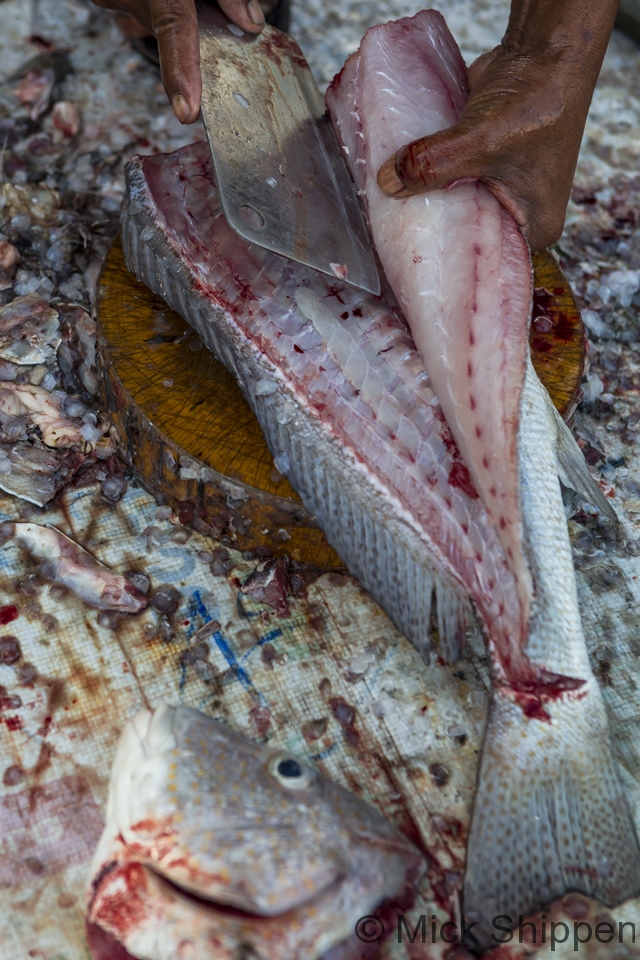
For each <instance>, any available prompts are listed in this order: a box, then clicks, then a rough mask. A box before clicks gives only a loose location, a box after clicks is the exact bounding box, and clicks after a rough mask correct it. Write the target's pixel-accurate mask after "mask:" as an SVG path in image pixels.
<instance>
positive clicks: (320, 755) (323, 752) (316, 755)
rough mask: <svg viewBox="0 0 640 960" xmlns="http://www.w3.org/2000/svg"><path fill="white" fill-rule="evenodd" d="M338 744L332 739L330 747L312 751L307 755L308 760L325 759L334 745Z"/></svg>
mask: <svg viewBox="0 0 640 960" xmlns="http://www.w3.org/2000/svg"><path fill="white" fill-rule="evenodd" d="M337 746H338V741H337V740H334V741H333V743H332V744H331V746H330V747H327V749H326V750H321V751H320V753H312V754H310V756H309V760H326V759H327V757H329V756H331V754H332V753H333V752H334V750H335V749H336V747H337Z"/></svg>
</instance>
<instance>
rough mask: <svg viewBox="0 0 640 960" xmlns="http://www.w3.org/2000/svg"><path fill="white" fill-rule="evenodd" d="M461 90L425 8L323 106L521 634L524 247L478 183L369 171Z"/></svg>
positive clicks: (429, 124)
mask: <svg viewBox="0 0 640 960" xmlns="http://www.w3.org/2000/svg"><path fill="white" fill-rule="evenodd" d="M467 96H468V89H467V81H466V70H465V67H464V62H463V60H462V57H461V55H460V51H459V50H458V47H457V45H456V43H455V40H454V39H453V37H452V36H451V34H450V33H449V31H448V29H447V27H446V24H445V22H444V19H443V18H442V17H441V16H439V15H437V14H434V13H433V12H432V11H424V12H423V13H420V14H418V15H417V16H416V17H414V18H411V19H409V18H405V19H403V20H398V21H394V22H391V23H387V24H382V25H380V26H377V27H372V28H371V29H370V30H369V31H368V32H367V34H366V35H365V37H364V39H363V41H362V43H361V46H360V49H359V50H358V52H357V53H356V54H354V55H353V56H352V57H350V58H349V60H348V61H347V63H346V64H345V66H344V68H343V69H342V71H341V72H340V73H339V74H338V76H337V77H336V78H335V79H334V81H333V83H332V84H331V86H330V88H329V91H328V93H327V104H328V106H329V110H330V114H331V117H332V119H333V121H334V125H335V126H336V128H337V130H338V132H339V134H340V137H341V139H342V142H343V144H344V147H345V149H346V153H347V161H348V163H349V165H350V168H351V171H352V174H353V176H354V179H355V182H356V185H357V187H358V189H359V191H360V194H361V196H363V197H364V199H365V201H366V207H367V211H368V215H369V220H370V224H371V231H372V234H373V237H374V240H375V244H376V248H377V250H378V254H379V256H380V260H381V262H382V266H383V267H384V270H385V273H386V276H387V279H388V280H389V283H390V284H391V287H392V289H393V291H394V293H395V294H396V296H397V298H398V301H399V303H400V306H401V307H402V309H403V311H404V314H405V317H406V318H407V322H408V323H409V326H410V328H411V333H412V334H413V338H414V340H415V343H416V346H417V348H418V350H419V352H420V356H421V357H422V360H423V361H424V364H425V367H426V369H427V372H428V374H429V377H430V379H431V383H432V386H433V388H434V390H435V393H436V396H437V397H438V399H439V401H440V403H441V405H442V410H443V412H444V415H445V418H446V420H447V423H448V424H449V426H450V428H451V431H452V433H453V435H454V437H455V438H456V442H457V444H458V448H459V449H460V452H461V454H462V458H463V460H464V462H465V464H466V466H467V467H468V469H469V472H470V474H471V477H472V480H473V483H474V486H475V488H476V490H477V491H478V493H479V494H480V496H481V498H482V500H483V501H484V504H485V506H486V508H487V511H488V514H489V517H490V520H491V522H492V523H493V524H494V525H495V527H496V530H497V532H498V536H499V537H500V539H501V542H502V544H503V546H504V549H505V552H506V555H507V559H508V563H509V566H510V569H511V571H512V573H513V576H514V580H515V583H516V590H517V592H518V597H519V600H520V624H519V630H518V632H517V634H512V635H511V639H512V641H513V642H514V643H516V644H517V643H518V642H519V643H521V642H522V640H523V638H524V636H525V633H526V624H527V621H528V612H529V606H530V602H531V578H530V575H529V570H528V565H527V562H526V559H525V557H524V552H523V546H522V524H521V521H520V511H519V501H518V473H517V466H516V464H517V457H516V442H517V429H518V417H517V411H518V404H519V399H520V393H521V391H522V383H523V380H524V369H525V358H526V355H527V350H528V320H529V316H530V312H531V298H532V268H531V258H530V256H529V251H528V248H527V245H526V243H525V241H524V239H523V237H522V235H521V234H520V231H519V230H518V228H517V226H516V224H515V222H514V221H513V219H512V218H511V217H510V216H509V215H508V214H507V213H506V212H505V211H504V210H503V209H502V207H501V206H500V204H499V202H498V201H497V200H496V198H495V197H494V196H493V194H491V193H490V192H489V190H488V189H487V188H486V187H485V186H484V185H483V184H481V183H479V182H478V181H475V182H472V183H466V184H464V185H461V186H458V187H456V188H455V189H453V190H436V191H433V192H430V193H429V194H428V195H424V196H416V197H410V198H408V199H407V200H404V201H401V202H399V201H397V200H395V199H393V198H391V197H387V196H386V195H385V194H383V193H382V191H381V190H380V188H379V187H378V185H377V182H376V175H377V171H378V168H379V167H380V166H381V164H382V163H383V162H384V161H385V160H387V159H388V158H389V157H390V156H391V155H392V154H394V153H395V152H396V151H397V150H398V149H399V148H400V147H402V146H404V145H405V144H407V143H409V142H410V141H412V140H414V139H416V138H418V137H421V136H424V135H427V134H430V133H435V132H437V131H438V130H442V129H443V128H445V127H449V126H451V125H452V124H453V123H455V121H456V120H457V119H458V117H459V116H460V113H461V112H462V108H463V107H464V104H465V102H466V99H467ZM487 384H491V389H489V390H488V389H487Z"/></svg>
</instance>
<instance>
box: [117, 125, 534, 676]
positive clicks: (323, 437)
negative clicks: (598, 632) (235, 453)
mask: <svg viewBox="0 0 640 960" xmlns="http://www.w3.org/2000/svg"><path fill="white" fill-rule="evenodd" d="M126 176H127V194H126V196H125V200H124V204H123V212H122V236H123V244H124V250H125V256H126V258H127V263H128V265H129V268H130V269H131V270H132V271H134V272H135V273H136V275H137V276H138V277H139V278H140V279H141V280H143V281H144V282H145V283H146V284H147V285H148V286H149V287H151V289H152V290H154V291H155V292H156V293H158V294H160V296H163V297H164V299H165V300H166V301H167V302H168V303H169V304H170V305H171V306H172V307H173V308H174V309H175V310H177V311H178V312H179V313H180V314H181V315H182V316H183V317H184V318H185V319H186V320H188V321H189V322H190V323H191V324H192V326H194V327H195V329H196V330H197V331H198V333H199V334H200V336H201V338H202V339H203V341H204V342H205V343H206V345H207V346H208V347H209V348H210V349H211V350H212V351H213V352H214V353H215V354H216V356H217V357H219V358H220V359H221V360H222V362H223V363H225V364H226V366H227V367H228V368H229V369H230V370H231V371H232V372H233V373H234V374H235V376H236V378H237V379H238V382H239V383H240V386H241V388H242V390H243V392H244V394H245V396H246V397H247V400H248V401H249V403H250V405H251V407H252V408H253V410H254V412H255V414H256V416H257V418H258V420H259V422H260V426H261V427H262V430H263V432H264V434H265V437H266V440H267V443H268V445H269V448H270V450H271V451H272V453H273V455H274V458H275V465H276V468H277V469H278V471H279V472H280V473H282V474H285V475H286V476H287V477H288V479H289V480H290V481H291V483H292V485H293V486H294V488H295V489H296V490H297V492H298V493H299V495H300V496H301V498H302V500H303V502H304V504H305V505H306V507H307V509H308V510H309V511H310V513H312V514H313V515H314V516H315V517H317V519H318V522H319V525H320V526H321V527H322V529H323V530H324V531H325V533H326V534H327V536H328V538H329V540H330V542H331V543H332V545H333V546H334V547H335V548H336V550H337V551H338V552H339V554H340V556H341V557H342V559H343V560H344V561H345V563H346V564H347V565H348V567H349V568H350V569H351V570H352V572H353V573H354V574H355V575H356V576H358V577H359V579H360V580H361V581H362V583H363V585H364V586H365V587H366V588H367V589H368V590H369V591H370V592H371V594H372V595H373V596H374V597H375V599H376V600H377V601H378V603H380V604H381V606H382V607H384V609H385V610H386V611H387V613H388V614H389V616H390V617H391V619H392V620H393V621H394V622H395V623H396V625H397V626H398V627H399V628H400V630H402V632H403V633H404V634H405V635H406V636H407V637H408V638H409V639H410V640H412V641H413V643H414V644H416V646H417V647H418V648H419V649H421V650H423V651H425V652H426V651H428V646H429V636H430V624H431V608H432V600H433V598H434V596H435V599H436V607H437V614H438V628H439V634H440V642H441V644H442V647H443V654H444V655H445V656H446V657H447V658H448V659H455V656H456V655H457V653H458V652H459V650H460V646H461V644H462V641H463V639H464V635H465V623H466V614H467V609H468V603H467V597H468V596H469V595H471V596H472V597H473V598H474V600H475V601H476V603H477V604H478V606H479V607H480V608H482V611H483V617H484V618H485V619H486V620H487V621H492V622H493V621H495V622H505V623H509V622H512V621H513V620H514V619H515V618H516V617H517V604H516V603H515V602H514V595H515V591H514V589H513V580H512V576H511V574H510V572H509V571H508V570H507V569H506V568H505V563H504V557H503V555H502V552H501V548H500V543H499V540H498V538H497V536H496V534H495V531H494V529H493V528H492V525H491V524H490V522H489V519H488V517H487V513H486V510H485V508H484V506H483V504H482V501H481V500H480V498H479V497H478V494H477V492H476V490H475V488H474V486H473V483H472V481H471V478H470V476H469V472H468V470H467V468H466V466H465V465H464V463H463V461H462V458H461V456H460V454H459V452H458V449H457V445H456V443H455V440H454V438H453V436H452V434H451V431H450V430H449V427H448V426H447V423H446V422H445V419H444V416H443V414H442V409H441V407H440V404H439V403H438V400H437V398H436V397H435V394H434V392H433V389H432V386H431V383H430V381H429V378H428V377H427V375H426V373H425V370H424V365H423V363H422V361H421V359H420V357H419V355H418V353H417V351H416V348H415V344H414V342H413V340H412V339H411V336H410V334H409V331H408V329H407V325H406V322H405V320H404V319H403V317H402V315H401V313H400V311H399V310H398V307H397V305H396V304H395V303H394V301H393V298H391V299H390V300H389V299H381V298H376V297H373V296H372V295H370V294H367V293H364V292H363V291H360V290H358V289H356V288H354V287H350V286H349V285H348V284H346V283H344V282H342V281H340V280H335V281H333V282H332V281H331V280H329V279H328V278H325V277H324V276H323V275H320V274H318V273H317V272H315V271H312V270H310V269H307V268H305V267H302V266H300V265H298V264H293V263H292V262H291V261H288V260H286V259H284V258H283V257H279V256H278V255H276V254H273V253H269V252H265V251H264V250H263V249H262V248H260V247H257V246H255V245H251V244H248V243H247V242H246V241H244V240H242V239H241V238H240V237H238V236H237V235H236V234H235V233H234V232H233V231H232V230H231V229H230V227H229V226H228V225H227V223H226V221H225V219H224V217H223V215H222V209H221V206H220V200H219V197H218V195H217V191H216V187H215V183H214V180H213V171H212V168H211V164H210V161H209V156H208V151H207V147H206V145H205V144H203V143H194V144H192V145H190V146H188V147H184V148H182V149H181V150H179V151H177V152H176V153H174V154H171V155H169V156H162V155H157V156H150V157H134V158H133V159H132V160H131V161H130V162H129V164H128V166H127V172H126Z"/></svg>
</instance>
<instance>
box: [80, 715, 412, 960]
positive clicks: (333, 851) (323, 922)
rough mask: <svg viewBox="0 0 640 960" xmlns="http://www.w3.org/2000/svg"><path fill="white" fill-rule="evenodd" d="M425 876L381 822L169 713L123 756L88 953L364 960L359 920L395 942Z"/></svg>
mask: <svg viewBox="0 0 640 960" xmlns="http://www.w3.org/2000/svg"><path fill="white" fill-rule="evenodd" d="M424 870H425V862H424V860H423V858H422V856H421V854H420V853H419V852H418V850H417V849H416V848H415V847H414V846H413V845H412V844H411V843H410V842H409V841H408V840H407V839H406V838H405V837H404V836H403V835H402V834H401V833H399V832H398V831H397V830H396V829H395V827H393V826H392V825H391V824H390V823H389V822H388V821H387V820H385V819H384V817H382V816H381V814H380V813H378V812H377V811H376V810H374V809H373V808H372V807H369V806H368V805H367V804H365V803H364V802H363V801H362V800H359V799H358V798H357V797H355V796H353V795H352V794H350V793H348V792H347V791H346V790H344V789H343V788H342V787H340V786H338V785H337V784H335V783H333V782H332V781H330V780H328V779H326V778H325V777H324V776H322V775H321V774H320V773H319V772H318V771H317V770H316V769H314V768H313V767H312V766H310V765H309V764H308V763H305V762H304V761H302V760H300V759H298V758H296V757H293V756H291V755H290V754H288V753H287V752H286V751H282V750H275V749H271V748H269V747H266V746H263V745H261V744H258V743H254V742H252V741H250V740H247V739H246V738H245V737H243V736H241V735H240V734H238V733H235V732H234V731H233V730H231V729H230V728H229V727H227V726H225V725H224V724H222V723H220V722H218V721H216V720H214V719H212V718H211V717H208V716H206V715H205V714H203V713H200V712H199V711H197V710H192V709H189V708H187V707H173V706H168V705H166V704H163V705H162V706H160V707H158V708H157V709H155V710H154V711H153V712H151V711H149V710H143V711H142V712H140V713H138V714H137V715H136V716H135V717H134V718H133V719H132V720H131V721H130V722H129V723H128V724H127V726H126V728H125V730H124V732H123V734H122V736H121V739H120V742H119V744H118V749H117V752H116V756H115V759H114V763H113V767H112V772H111V781H110V786H109V800H108V807H107V818H106V826H105V829H104V832H103V835H102V838H101V840H100V842H99V845H98V849H97V850H96V853H95V856H94V860H93V864H92V868H91V876H92V880H91V884H90V888H89V892H88V910H87V932H88V941H89V945H90V948H91V951H92V955H93V957H94V960H107V958H109V960H112V958H113V957H114V956H118V957H121V956H124V954H122V953H119V952H118V951H117V949H116V944H117V945H119V948H124V949H125V950H126V951H127V953H126V956H133V957H137V958H141V960H174V958H175V957H176V956H178V955H180V956H182V955H185V956H187V955H188V956H189V957H190V958H191V960H209V958H211V957H214V956H215V958H216V960H237V958H238V957H240V956H243V957H248V956H250V957H252V958H253V957H255V960H295V958H301V960H302V958H304V960H316V958H320V957H323V958H325V960H355V958H359V957H362V956H366V955H367V953H366V952H364V951H363V947H364V946H365V945H364V944H363V943H361V942H360V941H358V940H357V938H356V937H355V936H354V933H353V931H354V924H355V922H356V920H358V918H360V917H363V916H368V915H375V914H376V912H378V916H379V917H380V920H381V922H383V923H385V926H386V929H387V931H388V932H390V931H391V930H392V929H393V926H394V921H395V911H396V910H398V909H400V910H402V909H406V908H407V906H408V905H409V904H410V903H411V902H412V900H413V897H414V890H415V884H416V883H417V881H418V880H419V879H420V877H421V876H422V875H423V873H424ZM185 944H188V945H189V946H188V953H187V947H186V946H185ZM378 946H379V943H375V944H374V945H373V949H374V950H377V948H378Z"/></svg>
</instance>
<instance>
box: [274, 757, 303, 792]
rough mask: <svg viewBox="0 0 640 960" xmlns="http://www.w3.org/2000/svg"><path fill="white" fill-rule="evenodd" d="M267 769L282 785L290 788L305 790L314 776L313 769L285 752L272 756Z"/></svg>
mask: <svg viewBox="0 0 640 960" xmlns="http://www.w3.org/2000/svg"><path fill="white" fill-rule="evenodd" d="M267 769H268V770H269V773H270V774H271V776H272V777H274V779H276V780H277V781H278V783H279V784H281V786H283V787H287V788H288V789H289V790H305V789H306V788H307V787H308V786H309V784H310V783H311V780H312V776H313V774H312V771H311V770H309V768H308V767H306V766H305V765H304V764H302V763H300V761H299V760H296V758H295V757H290V756H288V755H287V754H283V753H278V754H276V755H275V757H272V758H271V760H270V761H269V764H268V768H267Z"/></svg>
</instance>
